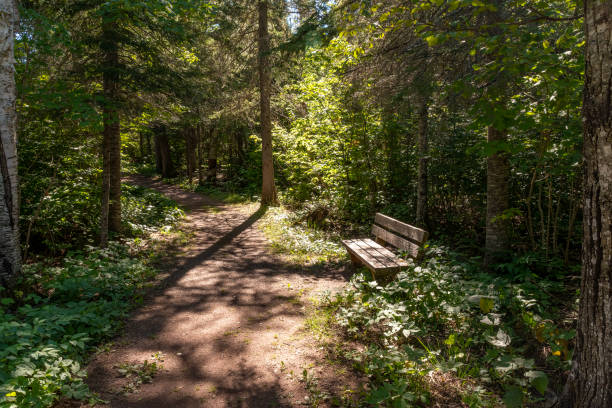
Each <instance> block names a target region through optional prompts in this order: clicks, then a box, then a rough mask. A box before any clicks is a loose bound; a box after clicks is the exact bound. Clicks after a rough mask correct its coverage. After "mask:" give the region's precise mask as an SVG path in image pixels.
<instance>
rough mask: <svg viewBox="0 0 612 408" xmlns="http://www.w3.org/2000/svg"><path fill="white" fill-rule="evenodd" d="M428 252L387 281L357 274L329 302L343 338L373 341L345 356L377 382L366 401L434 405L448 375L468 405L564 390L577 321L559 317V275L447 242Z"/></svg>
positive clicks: (539, 399)
mask: <svg viewBox="0 0 612 408" xmlns="http://www.w3.org/2000/svg"><path fill="white" fill-rule="evenodd" d="M426 259H427V261H426V262H425V263H424V264H423V265H420V266H419V265H417V264H415V263H411V265H410V266H409V267H408V268H407V270H405V271H402V272H400V273H399V274H398V275H397V277H396V278H395V279H394V280H393V281H392V282H390V283H388V284H387V285H385V286H383V285H381V284H379V283H378V282H376V281H372V280H370V279H369V278H368V276H369V275H368V274H367V273H359V274H356V275H355V276H354V277H353V279H352V280H351V284H350V285H348V286H347V289H346V290H345V291H344V292H343V293H341V294H338V295H337V296H336V297H335V298H334V299H328V300H327V307H328V308H331V309H332V310H334V311H335V312H334V318H335V323H336V324H337V325H338V326H339V327H340V328H341V330H342V332H343V333H344V335H345V336H346V337H347V338H350V339H352V340H355V341H357V342H360V343H362V344H363V345H364V346H365V347H364V348H363V349H352V350H349V349H346V350H345V353H344V357H345V358H346V359H347V360H348V361H350V362H352V364H353V365H354V367H355V368H356V369H357V370H358V371H360V372H362V373H363V374H365V375H366V376H367V377H368V378H369V381H370V382H371V387H370V391H369V392H368V393H367V395H366V396H365V397H364V401H365V403H367V404H368V405H372V406H389V407H410V406H427V405H428V404H429V403H430V401H431V398H432V394H431V389H432V387H435V384H431V382H430V381H429V379H430V378H432V376H433V375H434V374H435V373H440V372H442V373H450V374H452V376H453V377H454V378H455V379H457V380H459V381H462V382H463V383H464V391H462V392H460V394H459V395H457V396H455V398H456V399H460V400H461V401H462V403H463V404H465V405H467V406H470V407H487V406H497V405H501V404H502V403H503V404H504V405H505V406H507V407H522V406H525V405H530V406H540V404H542V403H543V402H544V401H545V400H546V399H547V398H551V396H552V395H554V394H551V393H550V390H551V389H552V390H555V391H559V386H560V384H562V377H563V373H564V371H565V370H567V369H568V368H569V362H570V361H571V354H572V350H571V339H572V338H573V337H574V331H573V330H572V329H571V320H570V321H568V322H560V321H559V316H560V313H561V312H560V309H559V307H562V306H567V305H563V304H560V303H558V301H557V299H563V298H565V299H567V293H564V290H563V285H562V283H561V282H559V281H556V280H549V279H545V278H543V277H542V276H538V275H536V274H535V273H533V272H530V271H529V270H528V269H525V268H522V269H521V271H522V273H520V274H515V275H496V274H491V273H487V272H484V271H483V270H482V268H481V266H480V264H479V263H475V262H471V261H469V260H461V258H460V257H459V256H457V255H456V254H452V253H450V252H449V251H448V250H446V249H445V248H442V247H436V246H433V247H431V248H430V249H429V250H428V251H427V256H426ZM516 262H517V263H519V264H520V263H521V260H520V259H518V260H517V261H516ZM570 298H571V296H570ZM570 306H571V304H570Z"/></svg>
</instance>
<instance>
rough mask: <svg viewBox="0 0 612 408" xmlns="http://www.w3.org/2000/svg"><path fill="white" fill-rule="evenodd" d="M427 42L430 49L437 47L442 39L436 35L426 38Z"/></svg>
mask: <svg viewBox="0 0 612 408" xmlns="http://www.w3.org/2000/svg"><path fill="white" fill-rule="evenodd" d="M425 41H427V45H429V46H430V47H435V46H436V45H438V43H439V42H440V38H439V37H437V36H435V35H430V36H428V37H425Z"/></svg>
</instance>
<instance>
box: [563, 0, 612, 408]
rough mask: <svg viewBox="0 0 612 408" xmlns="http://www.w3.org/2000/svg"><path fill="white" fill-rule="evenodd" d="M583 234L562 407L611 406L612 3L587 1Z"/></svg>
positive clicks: (601, 0) (585, 12)
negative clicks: (573, 338)
mask: <svg viewBox="0 0 612 408" xmlns="http://www.w3.org/2000/svg"><path fill="white" fill-rule="evenodd" d="M584 8H585V10H584V15H585V18H584V21H585V34H586V50H585V51H586V70H585V78H586V79H585V88H584V102H583V123H584V152H583V153H584V181H583V183H584V199H583V204H584V209H583V225H584V234H583V241H582V281H581V286H580V308H579V312H578V330H577V335H576V350H575V352H574V360H573V365H572V370H571V372H570V375H569V378H568V381H567V384H566V389H565V393H564V397H563V398H562V404H561V405H562V406H564V407H574V408H587V407H602V408H603V407H610V406H612V110H611V109H612V93H611V92H610V90H611V89H612V41H610V39H611V38H612V3H611V2H610V1H604V0H589V1H585V2H584Z"/></svg>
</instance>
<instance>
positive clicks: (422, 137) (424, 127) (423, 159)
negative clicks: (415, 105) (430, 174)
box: [416, 96, 429, 227]
mask: <svg viewBox="0 0 612 408" xmlns="http://www.w3.org/2000/svg"><path fill="white" fill-rule="evenodd" d="M428 110H429V106H428V103H427V98H426V97H425V96H422V97H421V100H420V106H419V134H418V148H419V165H418V176H417V179H418V184H417V208H416V224H417V226H418V227H425V226H426V219H427V156H428V155H429V143H428V140H427V132H428V121H427V119H428V114H429V112H428Z"/></svg>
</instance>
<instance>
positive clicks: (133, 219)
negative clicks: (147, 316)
mask: <svg viewBox="0 0 612 408" xmlns="http://www.w3.org/2000/svg"><path fill="white" fill-rule="evenodd" d="M125 190H126V191H127V192H128V194H126V195H125V196H124V200H125V201H124V211H125V220H126V222H127V224H126V227H128V228H129V229H130V232H131V233H133V234H136V235H143V234H144V233H148V232H151V231H153V230H155V229H160V228H162V227H164V228H169V227H170V226H171V225H173V224H175V223H176V222H177V221H178V220H179V219H180V217H181V216H182V211H181V210H179V209H178V208H177V207H176V203H174V202H173V201H171V200H169V199H167V198H165V197H163V196H162V195H161V194H159V193H157V192H154V191H151V190H148V189H144V188H141V187H132V186H125ZM86 231H87V230H86ZM65 245H67V243H65ZM154 275H155V271H154V270H153V269H152V268H151V267H149V266H147V265H146V264H145V263H144V262H143V259H140V258H139V257H135V256H134V254H133V253H130V250H129V248H128V246H126V245H122V244H119V243H113V242H111V244H110V245H109V247H108V248H107V249H97V248H94V247H86V249H85V250H79V251H72V252H69V254H68V255H67V256H66V257H65V258H64V259H63V260H62V261H61V265H60V266H49V265H48V264H45V263H35V264H27V265H25V266H24V268H23V274H22V276H21V277H20V280H19V282H17V289H16V290H14V291H13V295H12V297H3V298H1V302H2V308H1V309H0V407H26V406H27V407H49V406H51V405H52V404H53V402H54V401H56V400H57V399H58V398H59V396H60V395H61V396H64V397H68V398H75V399H84V398H90V397H92V396H91V395H90V392H89V390H88V388H87V386H86V385H85V384H84V382H83V378H84V376H85V375H86V373H85V371H84V370H83V367H82V364H83V363H84V362H85V361H86V359H87V356H88V355H89V354H90V353H91V351H92V348H93V347H94V346H95V345H97V344H99V343H100V342H102V341H104V340H107V339H109V338H110V337H111V336H113V335H115V334H116V332H117V329H119V328H120V327H121V325H122V321H123V318H124V317H125V316H126V315H127V313H128V312H129V311H130V309H131V306H132V305H134V304H136V303H138V302H140V301H142V295H143V294H144V290H145V289H146V288H147V287H148V282H149V281H150V280H151V278H152V277H153V276H154ZM2 296H8V295H7V292H6V291H3V290H0V297H2Z"/></svg>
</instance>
